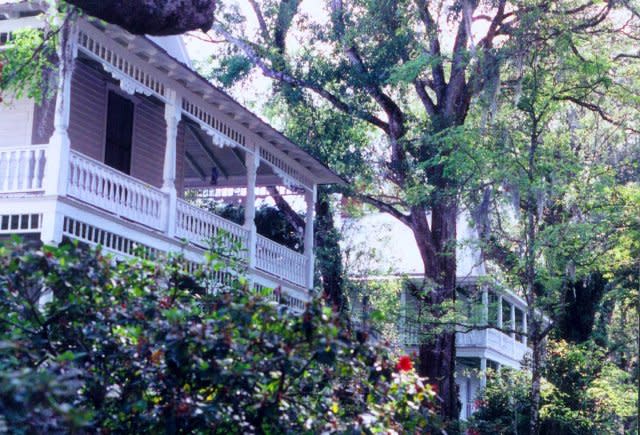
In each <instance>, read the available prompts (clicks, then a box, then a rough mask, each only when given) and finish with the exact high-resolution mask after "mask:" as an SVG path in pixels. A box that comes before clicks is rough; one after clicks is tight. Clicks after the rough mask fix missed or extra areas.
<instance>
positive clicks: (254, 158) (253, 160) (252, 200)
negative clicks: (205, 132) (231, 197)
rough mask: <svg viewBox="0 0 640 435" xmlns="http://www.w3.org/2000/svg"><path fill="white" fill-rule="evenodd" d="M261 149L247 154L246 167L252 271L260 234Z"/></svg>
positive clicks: (247, 221)
mask: <svg viewBox="0 0 640 435" xmlns="http://www.w3.org/2000/svg"><path fill="white" fill-rule="evenodd" d="M259 154H260V153H259V148H258V147H257V146H256V149H255V151H254V153H253V154H252V153H250V152H249V151H247V152H246V153H245V157H244V160H245V167H246V168H247V196H246V198H245V203H244V227H245V229H246V230H247V231H249V246H247V249H248V251H249V252H248V255H249V257H248V265H249V268H250V269H255V267H256V244H257V241H258V232H257V230H256V222H255V218H256V177H257V174H258V166H260V157H259Z"/></svg>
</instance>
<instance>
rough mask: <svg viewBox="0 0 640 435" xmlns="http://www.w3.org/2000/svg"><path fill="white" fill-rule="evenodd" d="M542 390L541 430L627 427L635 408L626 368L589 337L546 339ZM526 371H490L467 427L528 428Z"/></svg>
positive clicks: (489, 430) (482, 430)
mask: <svg viewBox="0 0 640 435" xmlns="http://www.w3.org/2000/svg"><path fill="white" fill-rule="evenodd" d="M543 376H544V378H543V384H542V391H541V393H542V394H541V399H542V402H541V406H540V420H541V434H543V435H545V434H548V435H555V434H575V435H579V434H580V435H582V434H584V435H587V434H612V435H613V434H617V433H626V430H625V427H629V419H630V418H631V417H633V416H634V414H635V409H636V406H637V405H636V397H637V395H636V390H635V386H634V385H633V380H632V377H631V375H630V374H628V373H626V372H624V371H622V370H621V369H620V368H618V367H616V366H615V364H613V363H611V362H610V361H609V360H608V359H607V357H606V353H605V351H604V349H602V348H600V347H598V346H596V345H595V344H593V343H592V342H590V341H587V342H585V343H583V344H580V345H572V344H568V343H567V342H565V341H553V340H550V341H549V343H548V352H547V360H546V365H545V368H544V370H543ZM530 388H531V376H530V374H529V373H527V372H526V371H514V370H508V369H504V370H501V371H499V372H498V373H495V374H493V375H491V376H489V378H488V381H487V387H486V388H485V390H484V391H483V392H482V395H481V397H480V398H479V400H478V402H479V404H480V405H481V406H480V408H479V410H478V411H477V412H476V413H475V414H474V415H473V417H472V418H471V419H470V421H469V426H470V428H471V430H470V432H471V433H476V434H478V435H480V434H527V433H529V415H530V413H529V411H530V410H529V406H530V403H531V396H530Z"/></svg>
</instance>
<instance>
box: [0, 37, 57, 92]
mask: <svg viewBox="0 0 640 435" xmlns="http://www.w3.org/2000/svg"><path fill="white" fill-rule="evenodd" d="M56 40H57V38H56V37H53V36H52V35H46V36H45V34H44V33H43V31H42V30H38V29H23V30H18V31H15V32H13V34H12V39H11V42H10V43H9V44H8V45H7V46H6V47H5V49H4V50H1V51H0V64H1V65H2V70H1V74H0V90H2V91H5V92H6V93H8V94H10V95H13V96H15V97H16V98H21V97H29V98H33V99H35V100H36V101H42V100H43V99H45V98H48V97H50V96H51V95H52V93H53V92H55V87H54V86H53V85H52V83H53V82H52V81H51V77H52V73H53V72H55V65H54V59H55V58H56V49H55V47H56ZM54 75H55V74H54Z"/></svg>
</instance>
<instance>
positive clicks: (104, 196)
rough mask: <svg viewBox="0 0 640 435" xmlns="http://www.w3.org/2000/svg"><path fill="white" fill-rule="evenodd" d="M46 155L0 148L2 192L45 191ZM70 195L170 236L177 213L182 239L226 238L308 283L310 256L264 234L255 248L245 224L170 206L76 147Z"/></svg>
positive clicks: (278, 272)
mask: <svg viewBox="0 0 640 435" xmlns="http://www.w3.org/2000/svg"><path fill="white" fill-rule="evenodd" d="M46 156H47V148H46V146H27V147H20V148H0V193H2V194H11V195H13V194H31V193H34V192H43V191H44V185H45V182H46V181H45V180H44V174H45V166H46ZM67 195H68V196H69V197H72V198H74V199H77V200H79V201H82V202H84V203H87V204H90V205H92V206H94V207H96V208H99V209H102V210H104V211H106V212H108V213H111V214H113V215H115V216H118V217H119V218H122V219H124V220H126V221H129V222H135V223H137V224H141V225H144V226H145V227H147V228H149V229H151V230H153V231H156V232H158V233H162V234H165V235H166V234H167V233H168V232H169V231H168V229H169V228H168V225H169V222H170V220H169V219H168V215H169V213H170V212H173V213H175V228H174V231H171V233H173V234H175V237H176V238H177V239H182V240H186V241H188V242H189V243H191V244H193V245H195V246H197V247H200V248H205V249H206V248H207V247H208V246H209V244H210V243H211V241H212V240H213V239H216V238H219V239H222V241H223V243H227V246H226V247H231V246H232V245H233V246H237V247H239V248H240V249H239V251H240V252H239V255H240V257H241V259H243V260H245V261H247V260H248V258H249V257H248V256H249V255H251V253H252V252H253V253H254V255H255V265H256V269H259V270H262V271H264V272H267V273H268V274H270V275H273V276H275V277H277V278H280V279H282V280H286V281H289V282H291V283H294V284H297V285H299V286H301V287H306V282H307V281H306V274H307V270H308V268H307V262H308V259H307V257H305V256H304V255H302V254H300V253H298V252H295V251H293V250H291V249H289V248H287V247H285V246H282V245H279V244H277V243H275V242H273V241H271V240H269V239H267V238H265V237H262V236H260V235H258V236H257V237H256V246H255V249H250V248H251V247H250V246H249V244H250V232H249V230H247V229H246V228H244V227H242V226H241V225H238V224H235V223H233V222H231V221H228V220H226V219H224V218H222V217H220V216H218V215H216V214H214V213H210V212H208V211H206V210H204V209H201V208H199V207H195V206H193V205H191V204H189V203H187V202H185V201H183V200H181V199H178V201H177V203H176V209H175V210H173V211H171V210H169V209H168V205H169V195H168V194H167V193H165V192H163V191H162V190H160V189H158V188H156V187H153V186H150V185H148V184H146V183H144V182H142V181H141V180H138V179H136V178H134V177H131V176H129V175H125V174H123V173H121V172H119V171H117V170H115V169H113V168H111V167H109V166H107V165H105V164H104V163H102V162H99V161H97V160H94V159H92V158H90V157H87V156H85V155H83V154H81V153H79V152H77V151H73V150H72V151H71V154H70V160H69V175H68V179H67Z"/></svg>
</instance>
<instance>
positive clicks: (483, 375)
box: [480, 357, 487, 388]
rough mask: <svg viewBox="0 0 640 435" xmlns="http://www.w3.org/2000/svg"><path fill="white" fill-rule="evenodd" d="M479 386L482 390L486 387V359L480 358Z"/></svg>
mask: <svg viewBox="0 0 640 435" xmlns="http://www.w3.org/2000/svg"><path fill="white" fill-rule="evenodd" d="M480 386H481V387H482V388H484V387H486V386H487V358H485V357H481V358H480Z"/></svg>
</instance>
